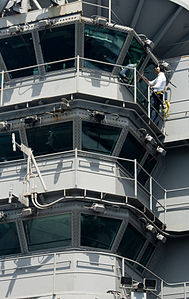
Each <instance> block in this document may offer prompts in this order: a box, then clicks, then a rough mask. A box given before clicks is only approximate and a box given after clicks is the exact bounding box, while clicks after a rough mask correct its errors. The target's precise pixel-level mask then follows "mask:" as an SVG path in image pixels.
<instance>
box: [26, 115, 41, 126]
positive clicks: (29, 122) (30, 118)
mask: <svg viewBox="0 0 189 299" xmlns="http://www.w3.org/2000/svg"><path fill="white" fill-rule="evenodd" d="M37 121H38V118H37V115H31V116H27V117H26V118H25V119H24V122H25V124H26V125H34V124H35V123H36V122H37Z"/></svg>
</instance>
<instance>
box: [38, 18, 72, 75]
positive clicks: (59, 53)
mask: <svg viewBox="0 0 189 299" xmlns="http://www.w3.org/2000/svg"><path fill="white" fill-rule="evenodd" d="M39 36H40V41H41V48H42V52H43V57H44V62H45V63H47V62H53V61H58V60H63V59H67V58H74V57H75V24H72V25H68V26H63V27H57V28H51V29H46V30H42V31H40V32H39ZM73 66H74V60H70V61H66V62H59V63H55V64H49V65H47V67H46V71H47V72H51V71H55V70H63V69H67V68H70V67H73Z"/></svg>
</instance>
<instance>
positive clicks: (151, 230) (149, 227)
mask: <svg viewBox="0 0 189 299" xmlns="http://www.w3.org/2000/svg"><path fill="white" fill-rule="evenodd" d="M146 229H147V230H149V231H150V232H152V233H155V232H156V229H155V227H154V226H153V225H151V224H149V223H148V224H147V225H146Z"/></svg>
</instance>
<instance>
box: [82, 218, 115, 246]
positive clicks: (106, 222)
mask: <svg viewBox="0 0 189 299" xmlns="http://www.w3.org/2000/svg"><path fill="white" fill-rule="evenodd" d="M120 225H121V220H119V219H112V218H105V217H98V216H91V215H84V214H82V215H81V246H87V247H96V248H103V249H111V247H112V244H113V242H114V240H115V237H116V234H117V232H118V230H119V227H120Z"/></svg>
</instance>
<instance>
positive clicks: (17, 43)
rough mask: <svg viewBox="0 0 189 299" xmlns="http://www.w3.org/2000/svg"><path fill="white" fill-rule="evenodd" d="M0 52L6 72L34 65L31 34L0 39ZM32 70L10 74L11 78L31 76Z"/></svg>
mask: <svg viewBox="0 0 189 299" xmlns="http://www.w3.org/2000/svg"><path fill="white" fill-rule="evenodd" d="M0 49H1V50H0V51H1V55H2V57H3V60H4V62H5V64H6V67H7V70H14V69H18V68H24V67H28V66H32V65H36V64H37V62H36V58H35V51H34V46H33V39H32V35H31V33H28V34H22V35H16V36H12V37H9V38H3V39H0ZM33 71H34V68H29V69H26V70H20V71H16V72H11V73H10V76H11V78H18V77H24V76H30V75H33Z"/></svg>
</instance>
